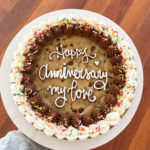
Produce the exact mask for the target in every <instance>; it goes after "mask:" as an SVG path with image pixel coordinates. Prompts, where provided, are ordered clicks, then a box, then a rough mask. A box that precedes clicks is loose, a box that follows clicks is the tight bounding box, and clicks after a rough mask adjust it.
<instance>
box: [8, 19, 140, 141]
mask: <svg viewBox="0 0 150 150" xmlns="http://www.w3.org/2000/svg"><path fill="white" fill-rule="evenodd" d="M136 72H137V71H136V65H135V60H134V56H133V54H132V52H131V49H130V46H129V44H128V43H127V42H126V41H125V40H124V38H123V37H122V36H121V35H120V34H119V33H118V31H117V30H116V29H115V28H114V27H111V26H109V25H108V24H106V23H105V22H102V21H97V20H92V19H91V18H88V17H85V16H80V17H79V16H78V17H74V16H65V17H64V16H63V17H61V16H60V17H59V18H55V19H50V20H48V21H47V22H43V23H41V24H40V25H39V26H37V27H33V28H32V31H31V33H29V34H27V35H26V36H25V38H24V40H23V41H22V42H21V43H20V44H19V48H18V50H16V51H15V53H14V61H13V62H12V65H11V74H10V81H11V92H12V94H13V99H14V101H15V103H16V104H17V106H18V110H19V111H20V112H22V113H23V114H24V116H25V118H26V120H27V121H28V122H30V123H32V124H33V126H35V128H36V129H39V130H41V131H43V132H44V133H45V134H47V135H48V136H56V137H57V138H59V139H68V140H76V139H80V140H83V139H86V138H89V137H96V136H99V135H101V134H104V133H106V132H107V131H108V130H109V129H110V128H111V127H112V126H114V125H116V124H117V123H119V121H120V120H121V117H122V116H123V114H124V113H125V112H126V111H127V109H128V108H129V107H130V105H131V103H132V99H133V97H134V93H135V86H136V80H137V74H136Z"/></svg>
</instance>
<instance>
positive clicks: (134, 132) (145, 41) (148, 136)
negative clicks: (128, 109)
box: [0, 0, 150, 150]
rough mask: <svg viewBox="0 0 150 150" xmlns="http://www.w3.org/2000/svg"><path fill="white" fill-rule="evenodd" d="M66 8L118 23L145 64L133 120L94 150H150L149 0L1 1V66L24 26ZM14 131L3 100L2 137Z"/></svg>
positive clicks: (0, 124)
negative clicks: (140, 91) (139, 95)
mask: <svg viewBox="0 0 150 150" xmlns="http://www.w3.org/2000/svg"><path fill="white" fill-rule="evenodd" d="M66 8H78V9H86V10H90V11H94V12H97V13H100V14H102V15H104V16H106V17H108V18H110V19H111V20H113V21H115V22H116V23H117V24H119V25H120V26H121V27H122V28H123V29H124V30H125V31H126V32H127V33H128V35H129V36H130V37H131V39H132V40H133V42H134V43H135V45H136V47H137V49H138V52H139V54H140V57H141V60H142V64H143V69H144V91H143V96H142V100H141V103H140V105H139V108H138V110H137V112H136V114H135V116H134V118H133V120H132V121H131V123H130V124H129V125H128V127H127V128H126V129H125V130H124V131H123V132H122V133H121V134H120V135H119V136H117V137H116V138H115V139H113V140H112V141H110V142H109V143H107V144H105V145H103V146H101V147H98V148H96V149H95V150H150V98H149V97H150V85H149V84H150V46H149V44H150V38H149V35H150V0H0V63H1V61H2V58H3V55H4V53H5V50H6V48H7V46H8V44H9V43H10V41H11V40H12V38H13V37H14V36H15V35H16V33H17V32H18V31H19V30H20V29H21V28H22V27H24V26H25V25H26V24H27V23H29V22H30V21H32V20H33V19H34V18H36V17H39V16H41V15H43V14H45V13H48V12H51V11H54V10H58V9H66ZM5 80H8V79H5ZM14 129H17V128H16V127H15V125H14V124H13V123H12V121H11V120H10V118H9V117H8V115H7V112H6V110H5V109H4V106H3V104H2V100H1V99H0V137H3V136H4V135H5V134H6V133H7V132H8V131H11V130H14ZM81 150H82V148H81Z"/></svg>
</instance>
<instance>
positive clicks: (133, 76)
mask: <svg viewBox="0 0 150 150" xmlns="http://www.w3.org/2000/svg"><path fill="white" fill-rule="evenodd" d="M62 18H67V19H69V20H70V21H71V22H74V20H72V18H75V19H77V20H78V21H79V22H80V23H81V24H83V23H84V22H88V23H89V24H92V25H93V26H94V27H96V29H97V30H103V32H104V34H105V35H106V36H108V35H110V37H111V38H112V41H113V42H115V43H117V46H118V48H119V49H120V50H122V56H123V58H124V60H126V61H125V65H124V67H125V69H126V79H127V82H126V85H125V87H124V88H123V90H122V93H123V95H122V96H120V97H119V99H118V102H119V105H117V106H115V107H114V108H113V109H112V112H110V113H108V114H107V115H106V118H105V119H104V120H101V121H99V122H97V123H96V124H91V125H90V126H89V127H85V126H81V127H80V128H79V130H78V129H75V128H73V127H71V126H70V127H69V128H67V129H66V128H65V127H64V126H57V125H56V124H55V123H49V122H48V121H46V120H42V119H41V118H39V117H38V113H35V112H33V111H32V109H31V107H30V105H29V104H27V103H26V96H25V95H22V92H21V89H22V88H23V86H22V85H21V79H22V74H21V73H19V72H18V70H19V69H22V68H23V63H22V62H23V61H24V59H25V57H24V56H23V54H24V53H25V52H27V48H26V47H25V45H26V44H27V43H28V41H29V40H32V41H34V40H35V38H34V37H33V33H34V31H35V30H36V31H38V32H41V31H42V30H44V29H46V26H45V24H50V25H56V24H58V22H59V21H60V20H61V19H62ZM37 29H38V30H37ZM13 58H14V61H13V62H12V64H11V70H12V71H11V74H10V81H11V93H12V94H13V99H14V101H15V103H16V104H17V105H18V110H19V111H20V112H21V113H23V114H24V115H25V118H26V120H28V122H30V123H32V124H33V125H34V126H35V127H36V128H37V129H39V130H43V131H44V133H45V134H47V135H48V136H53V135H55V136H56V137H57V138H58V139H64V138H66V139H68V140H75V139H77V138H79V139H81V140H83V139H86V138H88V137H95V136H98V135H100V134H104V133H106V132H107V131H108V130H109V129H110V127H111V126H114V125H116V124H117V123H119V121H120V120H121V116H122V115H123V114H124V113H125V111H126V110H127V109H128V108H129V107H130V105H131V103H132V99H133V97H134V94H135V86H136V83H137V71H136V65H135V60H134V57H133V53H132V51H131V49H130V45H129V44H128V43H127V42H126V41H125V40H124V39H123V37H122V36H121V35H120V34H119V33H118V31H117V30H116V29H115V28H114V27H111V26H109V25H108V24H106V23H105V22H103V21H97V20H96V18H89V17H87V16H78V17H76V16H72V15H70V16H64V15H62V16H60V17H58V18H53V19H50V20H48V21H47V22H41V23H40V24H39V26H38V27H33V28H32V30H31V33H29V34H27V35H26V36H25V37H24V41H23V42H21V43H20V44H19V46H18V50H17V51H15V52H14V56H13Z"/></svg>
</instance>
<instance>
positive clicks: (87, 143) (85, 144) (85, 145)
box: [0, 9, 143, 150]
mask: <svg viewBox="0 0 150 150" xmlns="http://www.w3.org/2000/svg"><path fill="white" fill-rule="evenodd" d="M67 13H70V14H81V15H82V14H83V15H85V14H86V15H87V14H88V15H90V16H93V17H98V18H101V20H103V21H104V22H106V23H108V24H110V25H112V26H113V27H116V28H117V30H118V31H119V33H120V34H121V35H123V37H125V39H126V40H127V41H128V42H129V45H130V46H131V48H133V49H132V50H133V51H134V54H135V60H136V65H137V68H138V69H137V70H138V74H137V77H138V84H137V86H136V87H138V89H136V95H135V96H134V99H133V102H132V105H131V107H130V108H129V110H128V111H127V112H126V114H124V116H123V118H122V119H121V121H120V123H119V124H117V125H116V126H114V127H113V128H112V129H111V130H110V131H108V132H107V133H105V134H104V135H101V136H99V137H97V138H92V139H87V140H84V141H81V140H77V141H67V140H58V139H57V138H54V137H48V136H47V135H45V134H44V133H43V132H41V131H36V130H35V129H34V128H35V127H33V126H32V125H31V124H30V123H28V122H27V121H26V120H25V118H24V117H23V115H22V114H21V113H20V112H19V113H17V114H15V112H16V111H17V112H18V110H17V106H16V105H15V104H14V107H13V109H10V106H9V103H8V101H9V102H10V101H11V102H13V103H14V101H12V95H11V93H10V87H9V85H10V82H9V81H6V80H5V81H4V80H3V77H6V78H7V77H8V76H9V75H10V74H8V73H9V72H10V62H12V55H11V56H10V54H11V53H13V51H14V50H13V51H12V48H13V47H14V45H15V43H16V44H17V43H18V42H17V41H18V40H20V42H21V41H22V40H23V39H20V37H21V35H22V34H23V33H25V32H26V31H27V30H30V29H31V27H33V26H35V25H38V24H39V23H40V22H39V21H40V20H41V21H44V20H47V19H49V18H50V17H52V16H53V15H55V16H58V15H60V14H67ZM23 35H24V36H25V34H23ZM15 46H16V45H15ZM17 46H18V44H17ZM6 60H9V61H6ZM6 66H8V67H6ZM8 78H9V77H8ZM0 81H2V83H3V84H2V83H1V84H0V91H1V97H2V101H3V104H4V107H5V109H6V111H7V113H8V115H9V117H10V118H11V120H12V121H13V122H14V124H15V125H16V126H17V127H18V129H20V130H21V131H22V132H23V133H24V134H25V135H26V136H27V137H29V138H30V139H32V140H33V141H35V142H36V143H38V144H40V145H43V146H45V147H48V148H53V149H61V150H62V145H63V149H65V150H66V149H68V148H69V147H73V149H77V148H79V147H80V148H81V147H82V149H83V150H84V149H86V150H87V149H91V148H95V147H98V146H101V145H103V144H105V143H107V142H109V141H111V140H112V139H113V138H115V137H116V136H117V135H118V134H120V133H121V132H122V131H123V130H124V129H125V128H126V127H127V125H128V124H129V123H130V122H131V120H132V118H133V117H134V115H135V113H136V110H137V108H138V105H139V103H140V100H141V96H142V91H143V67H142V63H141V59H140V56H139V54H138V51H137V49H136V47H135V45H134V43H133V42H132V40H131V39H130V37H129V36H128V35H127V33H126V32H125V31H124V30H123V29H122V28H121V27H120V26H119V25H117V24H116V23H115V22H114V21H112V20H110V19H109V18H107V17H104V16H103V15H101V14H98V13H95V12H91V11H88V10H81V9H61V10H56V11H53V12H50V13H47V14H44V15H42V16H40V17H38V18H36V19H34V20H32V21H31V22H30V23H28V24H27V25H26V26H24V27H23V28H22V29H21V30H20V31H19V32H18V33H17V34H16V36H15V37H14V38H13V39H12V41H11V42H10V43H9V45H8V47H7V50H6V52H5V54H4V56H3V59H2V63H1V69H0ZM2 85H3V87H2ZM4 87H6V89H7V88H8V89H7V91H6V90H4V89H5V88H4ZM7 92H8V93H7ZM10 97H11V98H10ZM7 98H8V99H7ZM129 113H130V115H128V114H129ZM16 115H17V116H18V117H19V119H16ZM127 115H128V116H129V117H126V116H127ZM21 118H22V119H21ZM20 119H21V122H20ZM23 120H24V121H23ZM124 120H125V121H124ZM22 123H23V124H22ZM24 125H27V126H28V128H30V130H32V133H31V132H30V133H29V132H27V129H25V127H24ZM31 126H32V127H31ZM114 132H115V134H114ZM33 135H34V136H33ZM39 135H40V137H44V139H48V141H49V143H47V142H46V141H44V140H40V139H39V138H38V137H37V136H39ZM45 136H46V138H45ZM56 143H57V144H56Z"/></svg>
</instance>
